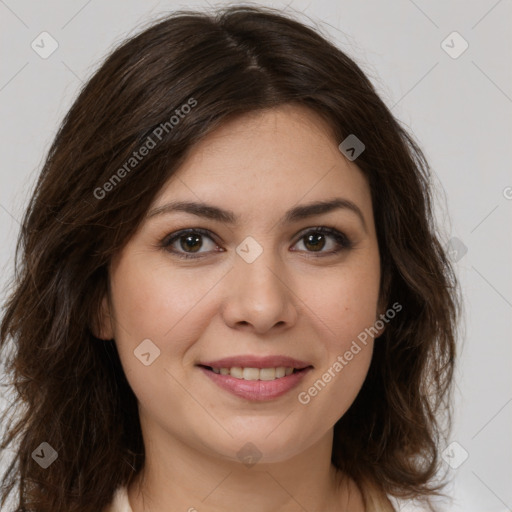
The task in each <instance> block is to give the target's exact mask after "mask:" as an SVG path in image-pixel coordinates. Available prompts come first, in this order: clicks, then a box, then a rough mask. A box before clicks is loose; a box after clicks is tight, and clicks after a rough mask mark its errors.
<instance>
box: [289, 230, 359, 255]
mask: <svg viewBox="0 0 512 512" xmlns="http://www.w3.org/2000/svg"><path fill="white" fill-rule="evenodd" d="M299 242H302V243H303V245H304V247H305V248H306V249H305V250H306V252H309V253H319V254H318V255H319V256H329V255H331V254H336V253H338V252H340V251H342V250H344V249H350V248H352V246H353V243H352V241H351V240H350V239H349V238H348V237H347V236H346V235H345V234H344V233H342V232H341V231H338V230H337V229H334V228H328V227H318V228H314V229H310V230H309V231H307V232H306V233H305V234H304V235H302V237H301V238H300V239H299ZM326 245H327V246H328V250H326V251H324V250H323V249H324V248H325V247H326ZM315 256H316V255H315Z"/></svg>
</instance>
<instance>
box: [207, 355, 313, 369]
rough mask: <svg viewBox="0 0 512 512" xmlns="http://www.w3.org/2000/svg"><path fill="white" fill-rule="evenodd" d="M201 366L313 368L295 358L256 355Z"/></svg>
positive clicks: (218, 360)
mask: <svg viewBox="0 0 512 512" xmlns="http://www.w3.org/2000/svg"><path fill="white" fill-rule="evenodd" d="M199 364H200V365H202V366H210V367H212V368H233V367H235V366H237V367H240V368H279V367H280V366H284V367H285V368H297V369H298V370H301V369H303V368H307V367H308V366H311V364H310V363H307V362H305V361H300V360H299V359H294V358H293V357H287V356H266V357H258V356H254V355H245V356H232V357H224V358H223V359H216V360H215V361H202V362H201V363H199Z"/></svg>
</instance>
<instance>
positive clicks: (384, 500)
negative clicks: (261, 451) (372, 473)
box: [344, 477, 396, 512]
mask: <svg viewBox="0 0 512 512" xmlns="http://www.w3.org/2000/svg"><path fill="white" fill-rule="evenodd" d="M344 492H345V493H346V495H347V496H348V500H347V510H350V511H354V512H356V511H357V512H396V509H395V507H394V506H393V504H392V503H391V501H390V499H389V497H388V496H387V495H386V493H385V492H384V491H383V490H382V489H381V488H380V487H379V486H377V485H376V484H375V483H374V482H371V481H370V480H368V479H362V480H361V481H360V482H356V481H355V480H354V479H353V478H350V477H347V478H346V479H345V481H344Z"/></svg>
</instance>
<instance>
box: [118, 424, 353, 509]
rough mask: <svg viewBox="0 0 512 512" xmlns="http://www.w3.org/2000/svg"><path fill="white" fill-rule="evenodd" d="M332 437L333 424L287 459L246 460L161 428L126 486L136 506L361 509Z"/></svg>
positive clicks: (132, 505) (130, 499)
mask: <svg viewBox="0 0 512 512" xmlns="http://www.w3.org/2000/svg"><path fill="white" fill-rule="evenodd" d="M332 440H333V432H332V429H331V430H330V431H329V432H328V433H327V434H326V435H325V436H323V437H322V438H321V439H319V440H318V441H317V442H316V443H315V444H314V445H312V446H310V447H309V448H307V449H306V450H305V451H303V452H301V453H300V454H297V455H294V456H292V457H290V458H289V459H287V460H285V461H280V462H273V463H259V462H258V463H256V464H254V465H252V466H248V465H245V464H243V463H241V462H240V461H233V460H228V459H225V458H222V457H219V456H218V455H217V456H216V455H215V454H209V453H205V452H204V451H201V450H200V449H197V448H191V447H190V446H188V445H184V444H182V443H180V442H179V441H178V440H176V438H172V439H170V436H169V435H168V433H164V432H162V431H160V435H159V436H157V438H156V439H155V438H152V443H151V444H150V445H149V446H146V454H145V455H146V457H145V465H144V468H143V469H142V470H141V471H140V472H139V474H138V475H137V477H136V478H135V480H134V482H133V483H132V484H131V485H130V487H129V489H128V497H129V501H130V505H131V507H132V509H133V512H167V511H168V510H186V511H189V512H195V511H197V512H203V511H208V512H225V511H226V510H244V511H246V512H271V511H275V510H279V511H280V512H292V511H297V510H323V511H326V512H327V511H331V510H332V511H333V512H334V511H337V512H339V511H340V510H342V511H343V510H349V507H350V510H351V511H354V512H359V510H363V508H359V507H357V508H356V507H354V505H355V504H358V505H359V504H360V503H361V502H360V498H358V499H356V497H355V494H354V491H355V492H357V489H356V488H355V486H354V485H353V483H352V484H350V483H349V481H348V479H347V478H342V476H341V474H340V473H339V472H338V471H337V470H336V469H335V468H334V466H333V465H332V464H331V450H332ZM163 447H164V449H162V448H163Z"/></svg>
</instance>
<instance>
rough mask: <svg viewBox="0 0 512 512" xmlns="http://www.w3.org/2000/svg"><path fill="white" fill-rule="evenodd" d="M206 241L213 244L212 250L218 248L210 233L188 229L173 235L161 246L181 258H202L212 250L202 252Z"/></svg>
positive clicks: (197, 229)
mask: <svg viewBox="0 0 512 512" xmlns="http://www.w3.org/2000/svg"><path fill="white" fill-rule="evenodd" d="M205 239H208V240H209V241H210V242H211V245H212V247H211V249H210V250H212V249H213V250H215V248H216V247H217V248H218V245H217V244H216V243H215V242H214V240H213V239H212V237H211V236H210V234H209V231H207V230H205V229H201V228H195V229H186V230H181V231H177V232H176V233H172V234H171V235H170V236H168V237H166V238H165V239H164V240H163V241H162V242H161V246H162V247H163V248H165V249H166V250H168V251H169V252H171V253H173V254H175V255H176V256H178V257H180V258H201V257H202V256H203V255H206V254H207V253H208V252H210V250H206V251H201V250H200V249H201V248H203V247H204V245H205ZM194 253H196V254H197V256H196V255H194Z"/></svg>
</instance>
